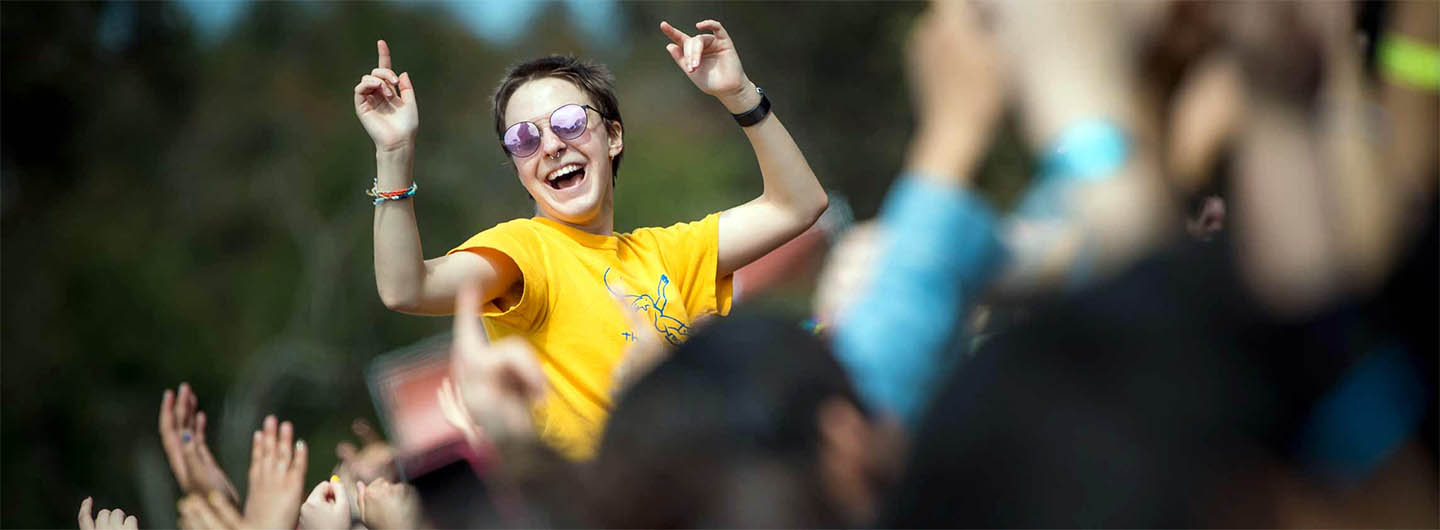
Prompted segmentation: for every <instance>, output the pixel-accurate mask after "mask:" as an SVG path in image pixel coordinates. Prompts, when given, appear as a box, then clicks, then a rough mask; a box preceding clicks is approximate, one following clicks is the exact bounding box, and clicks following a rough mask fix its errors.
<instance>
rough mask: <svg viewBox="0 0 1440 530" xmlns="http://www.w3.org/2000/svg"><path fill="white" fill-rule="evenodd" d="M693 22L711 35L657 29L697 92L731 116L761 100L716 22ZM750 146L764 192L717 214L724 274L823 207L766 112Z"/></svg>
mask: <svg viewBox="0 0 1440 530" xmlns="http://www.w3.org/2000/svg"><path fill="white" fill-rule="evenodd" d="M695 28H696V29H698V30H701V31H707V30H708V31H711V32H712V33H701V34H698V35H695V36H693V37H692V36H690V35H687V34H685V32H682V31H680V30H678V29H676V28H675V27H673V26H671V25H670V24H669V23H668V22H661V23H660V31H662V32H664V33H665V36H667V37H669V38H670V41H671V44H667V45H666V46H665V49H666V50H667V51H669V52H670V58H672V59H674V60H675V64H676V65H677V66H679V67H680V69H681V70H682V71H684V72H685V75H686V76H687V77H689V78H690V81H691V82H693V83H695V86H696V88H699V89H700V91H702V92H704V93H706V94H710V95H712V96H715V98H716V99H719V100H720V103H721V104H723V105H725V109H726V110H729V111H730V113H731V114H743V113H745V112H747V111H749V110H751V109H754V108H755V107H756V106H757V105H759V104H760V100H761V95H760V93H759V92H758V91H756V89H755V83H753V82H751V81H750V78H749V77H747V76H746V75H745V70H744V68H743V67H741V65H740V55H739V54H738V53H737V52H736V51H735V43H734V42H733V41H731V40H730V35H729V34H728V33H726V31H725V28H724V27H723V26H721V25H720V23H719V22H716V21H714V20H705V21H702V22H698V23H696V24H695ZM744 131H745V136H746V137H747V138H749V139H750V146H751V147H752V148H754V149H755V159H756V161H757V162H759V164H760V176H761V178H763V179H764V180H765V191H764V192H763V193H761V194H760V196H759V197H757V198H755V199H754V200H751V201H750V202H747V203H745V204H741V205H739V206H736V207H734V208H730V209H728V210H725V212H723V213H722V214H721V215H720V236H719V259H718V264H717V266H716V269H717V270H716V275H717V276H719V277H723V276H726V275H729V274H730V273H733V272H735V270H736V269H739V268H740V267H743V266H745V265H746V264H748V263H750V262H752V261H755V260H756V259H759V258H760V257H761V256H764V255H765V254H766V253H768V252H770V251H771V250H774V249H775V248H776V247H779V246H780V245H782V244H784V243H785V242H786V241H789V240H790V239H792V238H794V237H795V236H798V235H800V233H801V232H804V231H805V230H806V229H808V228H810V225H812V224H815V220H816V219H818V218H819V217H820V214H821V213H823V212H824V211H825V208H826V207H827V206H828V205H829V199H828V198H826V196H825V190H824V188H821V187H820V181H819V180H816V178H815V172H814V171H812V170H811V169H810V164H809V163H808V162H806V161H805V155H803V154H801V153H800V147H799V146H797V145H795V140H794V139H792V138H791V137H790V133H789V132H788V131H786V130H785V126H784V125H783V124H781V123H780V118H779V117H778V116H776V115H775V114H774V113H770V114H769V115H767V116H765V117H764V118H763V119H761V120H760V121H759V122H758V123H756V124H754V125H751V126H748V127H745V128H744Z"/></svg>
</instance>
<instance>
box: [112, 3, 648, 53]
mask: <svg viewBox="0 0 1440 530" xmlns="http://www.w3.org/2000/svg"><path fill="white" fill-rule="evenodd" d="M398 3H400V4H402V5H416V4H419V3H421V2H412V1H400V2H398ZM178 5H179V7H180V8H181V10H182V11H184V12H185V13H187V14H189V15H190V17H191V19H192V20H194V21H195V29H196V33H197V34H198V35H199V37H200V39H201V40H202V41H206V42H214V41H215V40H218V39H219V38H220V37H222V36H224V34H225V32H226V31H228V30H229V29H230V28H231V27H232V26H234V24H235V22H236V20H237V19H239V17H240V16H241V15H243V14H244V13H245V10H246V9H248V8H249V2H248V1H245V0H179V2H178ZM440 5H441V6H443V7H444V8H445V10H447V11H449V12H450V13H451V14H453V15H454V16H455V17H456V19H457V20H459V21H460V23H461V24H463V25H464V26H465V27H466V28H468V29H469V30H470V31H471V32H473V33H474V34H475V35H476V36H477V37H480V38H482V39H484V40H486V41H489V42H491V43H495V44H501V45H507V44H512V43H514V42H515V41H516V40H518V39H520V37H522V36H524V35H525V32H526V31H529V30H530V29H531V27H532V26H533V24H534V20H535V17H536V16H538V15H539V14H540V13H541V12H542V10H543V8H545V7H546V2H544V1H539V0H462V1H447V2H441V3H440ZM564 5H565V8H566V9H565V11H566V15H567V17H568V18H569V21H570V24H571V26H573V27H574V28H576V29H577V30H578V31H580V34H581V35H582V36H583V37H584V39H585V40H587V41H589V42H590V43H592V44H594V45H595V46H596V47H597V48H614V47H616V46H617V45H621V44H622V43H620V42H618V40H619V36H620V35H623V34H624V29H625V28H624V24H625V19H624V17H622V16H620V6H619V4H618V2H616V0H564ZM121 6H123V4H121V3H115V4H111V8H110V9H109V10H108V11H109V13H108V15H109V16H110V17H112V18H114V19H115V23H113V24H111V25H110V27H112V28H113V29H112V30H111V31H110V32H109V33H108V34H106V35H105V37H107V38H108V40H110V41H123V40H125V39H126V38H127V36H126V35H123V28H124V27H126V26H127V25H126V24H124V22H125V20H126V19H125V18H124V17H125V16H126V15H127V14H128V13H129V11H128V10H127V9H126V8H124V7H121ZM105 27H106V26H104V25H102V31H105Z"/></svg>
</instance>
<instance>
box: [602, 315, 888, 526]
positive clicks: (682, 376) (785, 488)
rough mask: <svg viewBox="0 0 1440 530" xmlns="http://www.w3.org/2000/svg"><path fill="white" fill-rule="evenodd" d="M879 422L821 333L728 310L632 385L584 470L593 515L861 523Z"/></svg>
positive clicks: (870, 493) (648, 521) (655, 522)
mask: <svg viewBox="0 0 1440 530" xmlns="http://www.w3.org/2000/svg"><path fill="white" fill-rule="evenodd" d="M878 441H879V440H878V434H877V429H876V427H875V425H874V423H873V422H872V420H871V418H870V416H869V414H868V413H867V412H866V411H865V409H864V407H863V406H862V405H861V404H860V401H859V399H858V397H857V395H856V393H855V389H854V388H853V386H852V384H851V382H850V380H849V378H848V376H847V375H846V373H845V372H844V370H843V369H842V368H841V367H840V365H839V363H838V362H837V361H836V360H835V358H834V357H833V356H832V355H831V354H830V352H829V350H828V349H827V347H826V346H825V344H824V343H823V342H822V341H820V340H819V339H818V338H816V337H815V336H814V335H812V334H810V333H806V332H804V331H803V330H801V329H799V327H798V326H797V325H796V324H795V323H793V322H787V321H782V320H777V319H773V318H768V317H761V316H749V315H747V316H732V317H730V318H727V319H723V320H720V321H718V322H716V323H714V324H712V325H710V326H708V327H706V328H705V329H704V330H703V331H701V332H700V333H699V334H697V335H696V336H694V337H692V338H691V339H690V340H689V341H688V342H686V343H685V344H684V345H683V346H681V347H680V348H679V349H678V350H677V351H675V353H674V354H673V355H672V356H671V357H670V358H669V359H667V360H666V361H665V362H663V363H661V364H660V365H659V366H658V367H656V368H655V370H654V371H652V372H651V373H649V374H647V375H646V376H645V377H644V378H642V379H641V380H639V381H638V382H636V384H635V385H634V386H633V387H631V388H630V389H629V390H627V391H626V392H625V393H624V394H623V395H622V396H621V397H620V400H619V403H618V404H617V406H616V407H615V409H614V413H613V414H612V416H611V418H610V420H609V423H608V425H607V427H606V431H605V435H604V438H603V441H602V443H601V447H600V453H599V456H598V457H597V459H596V461H595V463H594V466H593V467H592V469H591V471H592V472H593V475H592V476H591V478H592V479H593V481H594V482H593V483H592V488H591V490H592V492H593V493H594V498H593V499H592V500H593V512H594V515H595V522H596V523H597V524H600V525H604V526H610V527H616V526H623V527H649V528H676V527H696V526H729V527H755V526H763V527H816V526H837V525H849V524H858V523H865V522H868V519H869V518H870V517H871V512H872V511H873V509H874V505H875V502H876V492H877V489H878V485H879V483H881V482H882V480H881V477H882V476H883V473H882V472H881V470H882V469H883V468H884V466H883V465H881V464H880V460H879V455H880V454H881V453H883V451H881V450H880V449H879V448H878V447H877V445H878Z"/></svg>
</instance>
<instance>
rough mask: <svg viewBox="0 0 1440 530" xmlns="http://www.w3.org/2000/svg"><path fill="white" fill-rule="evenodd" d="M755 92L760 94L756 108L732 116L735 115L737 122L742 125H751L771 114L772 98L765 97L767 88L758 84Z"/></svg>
mask: <svg viewBox="0 0 1440 530" xmlns="http://www.w3.org/2000/svg"><path fill="white" fill-rule="evenodd" d="M755 92H756V93H758V94H760V104H759V105H755V108H753V109H750V110H747V111H745V112H742V113H740V114H731V116H734V117H735V123H738V124H740V126H741V127H749V126H751V125H755V124H757V123H760V120H763V119H765V117H766V116H769V115H770V98H768V97H765V90H764V89H761V88H760V87H758V86H757V87H755Z"/></svg>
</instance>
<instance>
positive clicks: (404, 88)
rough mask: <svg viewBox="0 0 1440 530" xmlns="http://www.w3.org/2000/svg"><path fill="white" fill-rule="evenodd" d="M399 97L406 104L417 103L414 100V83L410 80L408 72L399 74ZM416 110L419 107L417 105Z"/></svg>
mask: <svg viewBox="0 0 1440 530" xmlns="http://www.w3.org/2000/svg"><path fill="white" fill-rule="evenodd" d="M400 99H403V100H405V104H406V105H417V103H416V102H415V83H413V82H411V81H410V72H405V73H403V74H400ZM416 109H417V110H418V109H419V107H418V106H417V107H416Z"/></svg>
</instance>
